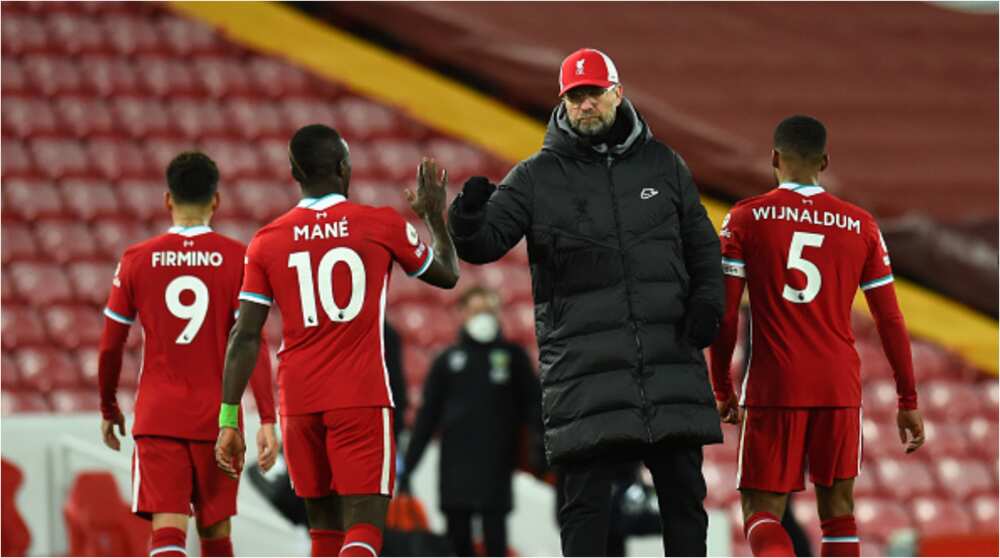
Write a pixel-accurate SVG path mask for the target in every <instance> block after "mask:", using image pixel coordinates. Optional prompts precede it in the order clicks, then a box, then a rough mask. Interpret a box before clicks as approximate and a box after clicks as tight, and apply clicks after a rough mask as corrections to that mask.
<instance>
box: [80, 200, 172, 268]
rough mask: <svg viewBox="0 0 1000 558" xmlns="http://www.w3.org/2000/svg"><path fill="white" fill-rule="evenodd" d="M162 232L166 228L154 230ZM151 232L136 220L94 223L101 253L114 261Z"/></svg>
mask: <svg viewBox="0 0 1000 558" xmlns="http://www.w3.org/2000/svg"><path fill="white" fill-rule="evenodd" d="M161 200H162V198H161ZM162 232H166V229H164V230H163V231H155V234H160V233H162ZM152 234H153V233H151V232H150V231H149V229H147V228H146V227H145V226H144V225H143V224H142V223H141V222H138V221H99V222H98V223H97V224H95V225H94V238H95V239H96V241H97V246H98V247H99V249H100V251H101V254H103V255H104V256H105V257H106V258H108V259H112V260H115V261H118V260H119V259H120V258H121V256H122V254H123V253H124V252H125V249H126V248H128V247H129V246H131V245H133V244H137V243H139V242H142V241H145V240H148V239H149V238H150V237H151V236H152ZM108 278H109V279H110V276H108Z"/></svg>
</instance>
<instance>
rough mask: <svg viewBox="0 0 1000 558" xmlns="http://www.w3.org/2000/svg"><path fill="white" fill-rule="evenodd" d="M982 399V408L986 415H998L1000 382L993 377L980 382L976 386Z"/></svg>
mask: <svg viewBox="0 0 1000 558" xmlns="http://www.w3.org/2000/svg"><path fill="white" fill-rule="evenodd" d="M976 388H977V389H976V391H978V392H979V394H980V396H981V400H982V403H983V404H982V409H983V411H984V414H985V415H986V416H991V417H995V416H997V406H998V404H1000V383H997V382H996V381H994V380H993V379H988V380H986V381H983V382H980V383H979V384H978V385H977V386H976Z"/></svg>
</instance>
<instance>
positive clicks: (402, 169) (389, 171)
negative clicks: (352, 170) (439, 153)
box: [371, 139, 423, 184]
mask: <svg viewBox="0 0 1000 558" xmlns="http://www.w3.org/2000/svg"><path fill="white" fill-rule="evenodd" d="M371 154H372V155H373V156H374V157H375V160H376V162H377V164H378V166H379V169H380V171H381V172H382V174H383V175H384V176H385V177H386V179H388V180H390V181H394V182H399V183H402V184H411V183H413V181H415V180H416V176H417V166H418V165H419V164H420V160H421V157H422V156H423V153H421V152H420V149H419V148H418V147H417V145H416V144H415V143H413V142H409V141H403V140H397V139H384V140H379V141H376V142H373V143H372V144H371Z"/></svg>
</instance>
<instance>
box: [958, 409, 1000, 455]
mask: <svg viewBox="0 0 1000 558" xmlns="http://www.w3.org/2000/svg"><path fill="white" fill-rule="evenodd" d="M966 432H967V433H968V436H969V446H970V448H969V449H970V452H972V453H974V454H975V455H976V456H978V457H979V458H980V459H985V460H987V461H996V460H997V445H998V443H997V438H998V433H997V419H996V417H995V416H994V417H990V418H984V417H975V418H973V419H972V420H970V421H969V422H968V425H967V426H966Z"/></svg>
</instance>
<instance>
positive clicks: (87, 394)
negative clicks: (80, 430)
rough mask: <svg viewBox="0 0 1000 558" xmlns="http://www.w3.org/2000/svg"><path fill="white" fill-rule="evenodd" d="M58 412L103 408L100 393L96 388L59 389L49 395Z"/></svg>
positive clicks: (87, 410)
mask: <svg viewBox="0 0 1000 558" xmlns="http://www.w3.org/2000/svg"><path fill="white" fill-rule="evenodd" d="M49 400H50V401H52V409H53V410H54V411H55V412H57V413H87V412H91V411H97V410H99V409H100V408H101V398H100V395H99V394H98V393H97V391H96V390H94V389H82V390H81V389H74V390H62V389H61V390H57V391H54V392H52V394H51V395H49Z"/></svg>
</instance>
